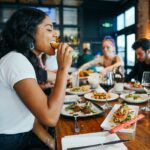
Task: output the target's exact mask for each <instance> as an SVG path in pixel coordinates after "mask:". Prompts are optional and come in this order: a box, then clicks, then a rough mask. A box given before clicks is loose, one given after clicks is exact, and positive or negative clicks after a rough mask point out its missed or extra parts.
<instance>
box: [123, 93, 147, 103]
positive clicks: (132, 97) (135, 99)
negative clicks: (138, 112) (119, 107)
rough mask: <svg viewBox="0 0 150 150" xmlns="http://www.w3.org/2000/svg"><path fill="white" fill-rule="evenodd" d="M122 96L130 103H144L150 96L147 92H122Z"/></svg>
mask: <svg viewBox="0 0 150 150" xmlns="http://www.w3.org/2000/svg"><path fill="white" fill-rule="evenodd" d="M120 98H121V99H123V100H124V101H126V102H129V103H144V102H146V101H148V99H149V98H150V97H148V95H147V94H122V95H120Z"/></svg>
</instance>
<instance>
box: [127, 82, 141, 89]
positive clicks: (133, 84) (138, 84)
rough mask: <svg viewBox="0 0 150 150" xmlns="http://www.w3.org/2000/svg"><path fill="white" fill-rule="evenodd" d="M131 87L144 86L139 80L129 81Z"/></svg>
mask: <svg viewBox="0 0 150 150" xmlns="http://www.w3.org/2000/svg"><path fill="white" fill-rule="evenodd" d="M129 85H130V87H131V88H142V85H141V84H140V83H139V82H129Z"/></svg>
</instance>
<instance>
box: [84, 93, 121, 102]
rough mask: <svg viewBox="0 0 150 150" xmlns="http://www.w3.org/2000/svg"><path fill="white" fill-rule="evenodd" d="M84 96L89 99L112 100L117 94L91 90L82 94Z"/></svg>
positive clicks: (117, 96)
mask: <svg viewBox="0 0 150 150" xmlns="http://www.w3.org/2000/svg"><path fill="white" fill-rule="evenodd" d="M84 98H86V99H88V100H91V101H97V102H98V101H106V99H107V101H113V100H116V99H117V98H119V95H118V94H115V93H106V92H97V91H93V92H90V93H87V94H85V95H84Z"/></svg>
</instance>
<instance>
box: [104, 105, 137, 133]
mask: <svg viewBox="0 0 150 150" xmlns="http://www.w3.org/2000/svg"><path fill="white" fill-rule="evenodd" d="M138 111H139V106H133V105H127V104H115V105H114V107H113V108H112V110H111V111H110V112H109V114H108V115H107V117H106V118H105V120H104V121H103V122H102V124H101V127H102V128H103V129H105V130H110V129H111V128H113V127H114V126H117V125H120V124H122V123H124V122H126V121H128V120H131V119H132V118H133V117H135V116H136V115H138ZM135 129H136V123H134V124H132V125H130V126H128V127H126V128H123V129H121V130H119V132H128V133H133V132H134V131H135Z"/></svg>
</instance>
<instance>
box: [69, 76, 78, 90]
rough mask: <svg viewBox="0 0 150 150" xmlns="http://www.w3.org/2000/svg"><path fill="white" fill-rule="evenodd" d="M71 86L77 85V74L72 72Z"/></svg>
mask: <svg viewBox="0 0 150 150" xmlns="http://www.w3.org/2000/svg"><path fill="white" fill-rule="evenodd" d="M71 81H72V87H79V74H72V80H71Z"/></svg>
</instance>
